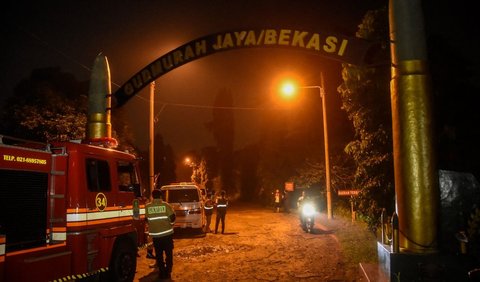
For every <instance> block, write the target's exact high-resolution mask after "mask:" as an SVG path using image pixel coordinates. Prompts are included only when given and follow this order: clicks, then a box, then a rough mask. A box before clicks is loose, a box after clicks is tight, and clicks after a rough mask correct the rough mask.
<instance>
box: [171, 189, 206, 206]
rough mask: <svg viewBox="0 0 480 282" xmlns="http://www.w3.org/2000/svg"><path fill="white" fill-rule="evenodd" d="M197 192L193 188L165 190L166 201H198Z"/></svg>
mask: <svg viewBox="0 0 480 282" xmlns="http://www.w3.org/2000/svg"><path fill="white" fill-rule="evenodd" d="M198 200H199V199H198V192H197V190H195V189H185V190H183V189H182V190H180V189H171V190H168V191H167V202H168V203H183V202H198Z"/></svg>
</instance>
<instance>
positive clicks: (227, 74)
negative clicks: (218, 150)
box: [0, 0, 480, 156]
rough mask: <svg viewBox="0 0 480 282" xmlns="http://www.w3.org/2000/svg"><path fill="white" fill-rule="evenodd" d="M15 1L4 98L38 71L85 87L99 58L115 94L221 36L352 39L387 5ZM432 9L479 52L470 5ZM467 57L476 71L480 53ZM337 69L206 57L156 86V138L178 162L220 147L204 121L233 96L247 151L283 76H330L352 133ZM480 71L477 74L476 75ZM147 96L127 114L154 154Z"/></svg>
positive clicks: (294, 61) (338, 127) (312, 80)
mask: <svg viewBox="0 0 480 282" xmlns="http://www.w3.org/2000/svg"><path fill="white" fill-rule="evenodd" d="M12 2H14V3H9V4H6V5H5V6H4V7H3V8H2V10H3V18H2V19H1V23H2V24H1V29H0V33H1V38H2V40H1V42H2V43H1V45H2V52H1V54H0V59H1V75H0V85H1V86H2V92H1V97H2V98H4V97H7V96H9V95H12V93H13V87H14V86H15V85H16V84H17V83H18V82H19V81H20V80H21V79H24V78H27V77H29V75H30V73H31V71H32V70H34V69H38V68H45V67H60V68H61V70H62V71H63V72H69V73H72V74H74V75H75V77H76V78H77V79H78V80H79V81H83V80H87V79H89V76H90V68H91V66H92V63H93V61H94V59H95V56H96V55H97V54H98V53H100V52H102V53H103V54H105V55H106V56H107V58H108V60H109V63H110V69H111V74H112V90H113V91H116V90H117V89H118V88H119V87H120V86H121V85H122V84H123V83H125V82H126V81H127V80H128V79H130V78H131V77H132V76H133V75H134V74H135V73H136V72H137V71H139V70H140V69H142V68H143V67H145V66H146V65H147V64H149V63H151V62H152V61H154V60H155V59H157V58H158V57H160V56H162V55H164V54H165V53H167V52H169V51H171V50H173V49H175V48H177V47H179V46H181V45H183V44H185V43H186V42H189V41H191V40H194V39H196V38H199V37H202V36H205V35H208V34H212V33H216V32H221V31H227V30H238V29H242V28H262V27H277V28H298V29H306V30H313V31H318V32H324V33H328V32H333V33H338V34H343V35H347V36H354V33H355V31H356V30H357V29H358V25H359V24H360V22H361V18H362V17H363V15H364V13H365V11H367V10H369V9H370V8H375V7H379V6H381V5H383V4H386V2H385V1H359V0H353V1H328V2H327V1H318V0H317V1H313V0H312V1H293V0H291V1H287V0H280V1H259V0H253V1H144V0H140V1H59V2H51V1H34V2H33V1H32V2H33V3H29V4H27V3H26V2H25V1H12ZM319 2H322V3H321V4H320V3H319ZM325 2H326V3H325ZM428 2H435V6H431V7H430V5H431V4H432V3H428V5H426V6H427V11H426V12H425V14H426V19H427V20H428V21H429V22H427V23H426V26H427V30H428V31H429V32H430V33H441V34H442V35H444V36H445V38H448V39H447V40H450V41H449V43H451V44H453V45H454V46H457V48H458V51H459V52H461V53H465V54H474V53H475V52H477V51H476V50H480V49H479V47H480V45H479V44H478V39H476V38H475V36H474V35H473V34H471V30H473V28H472V27H473V26H474V25H473V23H474V17H473V12H472V11H473V9H466V10H467V11H470V12H469V13H468V14H463V13H464V10H463V8H468V6H467V7H464V6H465V5H457V6H451V3H449V4H447V2H446V1H440V2H437V1H428ZM444 2H445V3H444ZM458 3H462V1H460V2H458V1H456V2H455V4H458ZM465 3H468V2H466V1H465ZM468 5H472V4H468ZM470 59H471V60H472V62H473V65H475V66H477V67H478V65H479V60H478V55H476V56H470ZM340 70H341V65H340V63H339V62H336V61H331V60H327V59H325V58H322V57H319V56H314V55H310V54H304V53H301V52H298V51H286V50H280V49H239V50H234V51H228V52H224V53H219V54H214V55H211V56H207V57H205V58H202V59H199V60H196V61H194V62H191V63H188V64H186V65H184V66H182V67H179V68H177V69H175V70H174V71H172V72H170V73H167V74H166V75H164V76H162V77H161V78H159V79H158V80H157V81H156V96H155V100H156V108H155V112H156V117H157V118H158V122H157V123H156V125H155V130H156V132H157V133H160V134H162V135H163V136H164V139H165V143H167V144H171V145H172V146H173V148H174V150H175V152H176V154H177V156H181V155H182V154H184V153H185V152H186V151H189V150H191V149H200V148H202V147H204V146H207V145H214V141H213V138H212V135H211V134H210V133H208V132H207V131H206V130H205V129H204V128H205V127H204V123H205V122H208V121H210V120H211V119H212V109H211V108H210V107H211V106H212V104H213V100H214V97H215V95H216V94H217V93H218V92H219V91H221V89H228V90H229V91H231V92H232V93H233V94H234V99H235V107H236V109H235V110H234V111H235V120H236V123H237V124H236V128H235V132H236V133H235V134H236V144H235V147H236V148H237V149H238V148H241V147H243V146H245V145H246V144H249V143H252V142H255V141H256V140H257V139H258V127H257V125H258V119H259V116H258V115H259V114H260V113H261V111H264V110H266V109H268V108H269V107H271V106H272V105H271V100H269V99H270V98H271V97H272V93H273V92H274V91H275V90H274V82H275V81H277V80H278V77H279V76H282V75H284V74H286V73H294V74H296V75H298V76H301V77H302V78H303V80H304V83H305V84H307V85H319V83H320V79H319V76H320V72H323V73H324V75H325V79H326V90H327V94H331V96H332V99H330V101H329V103H330V104H329V107H330V108H331V109H330V108H329V115H330V116H329V123H330V124H331V126H330V128H331V133H330V138H333V139H335V136H337V135H340V134H342V132H343V131H344V130H346V129H348V128H349V127H350V126H351V125H349V124H347V120H346V118H345V115H344V113H343V112H342V111H341V110H340V102H339V100H338V94H337V92H336V88H337V86H338V85H339V84H340V83H341V81H340V78H341V76H340ZM475 71H476V73H477V74H478V68H477V69H476V70H475ZM477 85H478V84H477ZM148 97H149V93H148V87H147V88H145V89H144V90H143V91H142V92H140V93H139V95H137V96H136V97H134V98H133V99H131V100H130V101H129V102H128V103H127V104H126V105H125V106H124V107H122V108H121V110H122V111H124V112H125V113H128V114H127V116H128V118H129V124H130V126H131V127H132V128H134V133H135V137H136V139H137V145H138V146H139V147H140V148H142V149H146V148H147V146H148ZM0 105H1V104H0ZM162 105H165V106H164V107H163V106H162ZM319 107H320V105H319Z"/></svg>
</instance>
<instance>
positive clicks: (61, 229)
mask: <svg viewBox="0 0 480 282" xmlns="http://www.w3.org/2000/svg"><path fill="white" fill-rule="evenodd" d="M52 152H54V153H53V154H52V169H51V181H50V189H49V190H50V193H49V198H50V218H49V225H50V239H51V241H50V243H51V244H57V243H63V242H65V241H66V240H67V226H66V224H67V222H66V215H65V211H64V209H65V188H66V187H65V183H66V179H65V177H66V175H65V171H64V170H59V161H58V160H59V159H60V158H66V157H67V156H68V154H67V153H66V148H65V147H61V148H52ZM59 185H63V189H57V188H59V187H58V186H59ZM57 190H59V191H57ZM57 206H59V209H57V210H56V209H55V208H56V207H57Z"/></svg>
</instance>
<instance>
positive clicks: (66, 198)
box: [0, 135, 145, 281]
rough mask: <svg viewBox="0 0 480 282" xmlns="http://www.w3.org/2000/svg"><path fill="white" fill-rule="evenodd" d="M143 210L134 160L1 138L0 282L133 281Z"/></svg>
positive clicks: (98, 150) (111, 152)
mask: <svg viewBox="0 0 480 282" xmlns="http://www.w3.org/2000/svg"><path fill="white" fill-rule="evenodd" d="M144 204H145V203H144V202H143V200H142V193H141V188H140V175H139V168H138V163H137V161H136V159H135V156H134V155H131V154H128V153H125V152H121V151H118V150H115V149H109V148H103V147H99V146H92V145H88V144H82V143H81V142H54V143H38V142H31V141H25V140H20V139H15V138H10V137H5V136H1V135H0V281H55V280H56V281H66V280H75V279H81V278H86V277H89V276H93V275H98V276H100V277H101V280H103V278H107V279H108V280H110V281H132V280H133V278H134V275H135V271H136V260H137V248H138V247H139V246H141V245H142V244H143V243H144V242H145V238H144V234H145V225H144V222H145V205H144ZM62 279H63V280H62Z"/></svg>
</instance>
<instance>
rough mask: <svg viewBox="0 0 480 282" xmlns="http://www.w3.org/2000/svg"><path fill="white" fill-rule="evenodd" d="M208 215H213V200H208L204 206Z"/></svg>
mask: <svg viewBox="0 0 480 282" xmlns="http://www.w3.org/2000/svg"><path fill="white" fill-rule="evenodd" d="M203 209H204V210H205V214H206V215H211V214H212V213H213V201H212V199H208V200H207V201H206V202H205V205H204V206H203Z"/></svg>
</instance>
